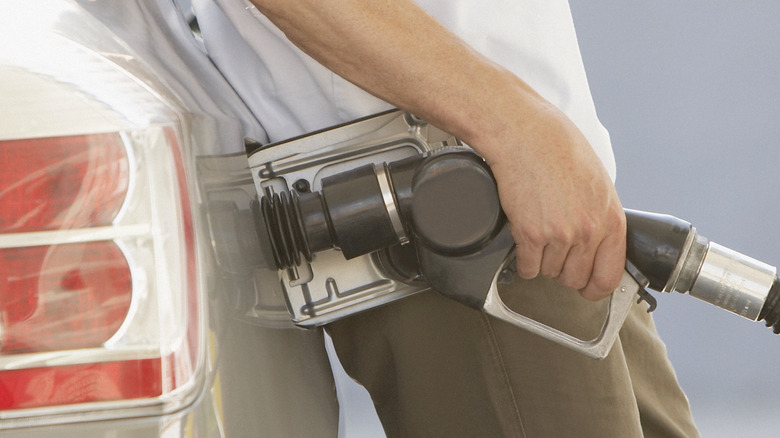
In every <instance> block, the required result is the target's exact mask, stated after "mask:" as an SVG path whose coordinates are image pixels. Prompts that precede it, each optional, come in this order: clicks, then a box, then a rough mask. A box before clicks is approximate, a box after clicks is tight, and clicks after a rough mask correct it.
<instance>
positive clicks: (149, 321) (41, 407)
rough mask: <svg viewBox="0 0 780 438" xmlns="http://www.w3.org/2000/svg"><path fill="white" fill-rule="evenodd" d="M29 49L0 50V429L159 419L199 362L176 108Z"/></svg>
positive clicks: (80, 54)
mask: <svg viewBox="0 0 780 438" xmlns="http://www.w3.org/2000/svg"><path fill="white" fill-rule="evenodd" d="M82 18H83V19H86V18H85V17H84V16H82ZM79 23H81V22H79ZM0 24H2V19H0ZM6 24H8V23H6ZM79 26H81V24H79ZM14 32H16V33H23V32H27V31H26V30H25V29H24V28H22V27H19V28H17V29H15V30H14ZM38 34H39V33H38V32H33V31H30V32H27V35H26V37H27V38H35V37H36V36H37V35H38ZM45 41H46V44H41V45H39V46H36V49H35V50H34V51H33V53H32V56H31V54H30V53H26V52H24V53H23V51H21V50H19V49H18V45H15V44H3V45H0V96H3V101H4V102H14V108H13V111H10V110H9V108H8V107H7V106H6V107H3V105H0V429H4V428H9V427H16V426H19V425H26V424H44V423H56V422H62V421H82V420H87V419H109V418H120V417H130V416H143V415H149V414H159V413H164V412H172V411H175V410H177V409H180V408H182V407H183V406H186V405H187V404H188V403H190V402H192V401H193V400H194V399H195V398H196V397H197V396H198V389H199V388H201V386H202V383H203V378H204V373H203V372H202V371H203V368H204V357H205V351H204V350H205V348H204V341H203V331H204V328H203V316H202V315H203V309H202V306H201V299H200V295H199V294H200V292H199V289H198V284H197V278H196V274H197V262H198V261H197V258H196V253H195V246H194V243H195V240H194V227H193V224H192V221H193V217H192V212H191V206H190V193H189V190H188V183H187V178H186V175H187V172H188V164H187V162H186V161H185V158H186V156H185V155H184V150H185V148H186V146H187V143H186V138H187V137H186V136H185V135H183V133H184V132H185V131H184V129H185V128H184V126H185V125H184V124H183V123H182V120H183V116H182V115H181V114H183V113H182V112H180V110H179V109H177V108H180V107H177V106H176V105H178V104H172V103H171V102H170V101H167V100H164V98H162V97H161V96H163V95H170V94H166V93H165V92H157V91H151V90H152V88H153V87H150V84H149V83H143V82H141V81H140V80H138V79H137V77H136V76H135V75H134V74H133V72H132V71H128V70H126V69H121V68H118V67H117V65H116V64H114V63H112V62H108V61H107V60H106V59H105V58H104V57H103V56H101V55H98V54H96V53H94V52H92V51H90V50H88V49H86V48H85V47H84V46H83V45H81V44H74V43H72V42H70V41H67V40H64V39H62V38H59V37H57V36H56V35H55V36H54V37H52V36H51V35H48V36H47V38H46V39H45ZM54 58H58V59H59V61H57V60H55V59H54ZM63 59H67V61H66V62H63ZM131 65H137V64H132V63H131ZM144 74H145V75H146V76H145V77H146V78H147V79H148V78H149V76H148V72H145V73H144ZM154 85H155V86H160V87H162V85H161V84H159V83H155V84H154ZM74 414H77V415H74Z"/></svg>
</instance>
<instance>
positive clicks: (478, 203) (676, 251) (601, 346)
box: [260, 147, 780, 358]
mask: <svg viewBox="0 0 780 438" xmlns="http://www.w3.org/2000/svg"><path fill="white" fill-rule="evenodd" d="M260 210H261V211H262V216H263V219H264V220H263V222H264V223H265V226H266V227H267V231H268V234H269V237H270V241H271V246H272V249H273V253H274V257H275V261H276V264H277V266H278V267H279V269H283V268H285V267H290V266H292V265H293V264H300V263H301V260H302V258H301V255H303V257H305V258H306V259H308V260H309V261H311V260H312V257H313V255H314V254H315V253H316V252H318V251H322V250H325V249H331V248H339V249H340V250H341V251H342V253H343V255H344V256H345V257H346V258H347V259H350V258H353V257H357V256H360V255H363V254H367V253H370V252H373V251H377V250H380V249H383V248H387V247H392V246H395V245H399V244H400V245H413V246H414V248H415V251H414V252H413V254H415V256H416V257H415V260H413V261H412V264H416V266H417V272H418V274H419V277H422V278H423V279H424V280H425V281H426V282H427V283H428V284H429V285H430V286H431V288H432V289H434V290H436V291H438V292H440V293H442V294H444V295H446V296H448V297H450V298H453V299H455V300H457V301H460V302H461V303H463V304H466V305H468V306H469V307H472V308H476V309H480V310H483V311H485V312H487V313H489V314H491V315H493V316H495V317H497V318H499V319H502V320H504V321H507V322H510V323H512V324H514V325H517V326H520V327H522V328H525V329H527V330H530V331H531V332H534V333H536V334H538V335H540V336H543V337H545V338H548V339H550V340H553V341H555V342H558V343H560V344H562V345H565V346H567V347H569V348H573V349H575V350H577V351H579V352H581V353H583V354H586V355H588V356H592V357H596V358H603V357H605V356H606V355H607V353H608V352H609V350H610V348H611V346H612V343H613V342H614V340H615V339H616V337H617V334H618V331H619V329H620V327H621V326H622V324H623V321H624V320H625V318H626V316H627V313H628V310H629V309H630V307H631V305H632V304H633V303H634V301H635V299H636V294H637V293H640V294H641V293H644V288H645V287H650V288H651V289H655V290H659V291H672V290H676V291H678V292H690V294H691V295H692V296H694V297H697V298H700V299H703V300H705V301H708V302H711V303H713V304H715V305H718V306H720V307H723V308H725V309H727V310H730V311H732V312H735V313H738V314H740V315H742V316H745V317H747V318H750V319H753V320H757V319H766V320H767V325H776V324H777V325H780V324H778V321H780V305H778V304H777V302H778V301H780V299H779V298H778V295H780V292H778V289H780V287H778V280H777V276H776V272H775V269H774V268H773V267H771V266H768V265H766V264H763V263H761V262H758V261H755V260H753V259H750V258H748V257H745V256H743V255H741V254H739V253H736V252H734V251H731V250H728V249H726V248H724V247H721V246H719V245H716V244H713V243H711V242H709V241H707V239H705V238H703V237H701V236H698V235H697V234H696V232H695V229H694V228H693V227H692V226H691V225H690V224H689V223H687V222H685V221H682V220H680V219H677V218H674V217H672V216H667V215H658V214H653V213H645V212H640V211H635V210H626V217H627V220H628V239H627V244H628V245H627V246H628V251H627V259H628V261H629V264H630V265H631V266H630V268H631V269H628V270H627V271H626V273H624V276H623V279H622V281H621V283H620V286H619V287H618V288H617V289H616V290H615V291H614V292H613V294H612V296H611V298H610V303H609V309H610V310H609V313H608V315H607V318H606V320H605V323H604V326H603V327H602V330H601V333H600V334H599V336H597V337H596V338H595V339H592V340H581V339H577V338H575V337H572V336H570V335H568V334H566V333H563V332H560V331H558V330H557V329H554V328H552V327H549V326H547V325H544V324H541V323H539V322H537V321H534V320H532V319H530V318H527V317H525V316H523V315H519V314H517V313H515V312H514V311H512V310H511V309H509V308H508V307H507V306H506V305H505V304H504V303H503V301H502V300H501V298H500V296H499V294H498V288H497V283H498V279H499V277H500V276H501V275H502V274H506V273H507V272H508V271H511V268H512V266H513V263H514V261H513V260H514V259H513V254H514V242H513V240H512V236H511V234H510V232H509V224H508V221H507V220H506V218H505V216H504V214H503V211H502V210H501V206H500V204H499V200H498V191H497V188H496V185H495V180H494V179H493V176H492V174H491V173H490V169H489V168H488V166H487V165H486V164H485V162H484V160H482V158H481V157H479V156H478V155H477V154H476V153H474V152H473V151H472V150H470V149H468V148H465V147H447V148H442V149H437V150H436V151H435V152H431V153H428V154H424V155H417V156H413V157H409V158H406V159H402V160H399V161H394V162H390V163H382V164H373V165H371V164H369V165H365V166H361V167H357V168H354V169H351V170H348V171H345V172H341V173H339V174H336V175H333V176H330V177H327V178H324V179H323V180H322V190H321V191H319V192H305V193H301V194H297V193H296V192H291V195H287V193H281V194H272V193H267V194H266V196H264V197H263V198H262V200H261V208H260ZM404 254H407V252H404ZM406 264H407V265H408V264H409V261H408V260H407V261H406ZM775 330H776V331H778V329H777V327H776V328H775Z"/></svg>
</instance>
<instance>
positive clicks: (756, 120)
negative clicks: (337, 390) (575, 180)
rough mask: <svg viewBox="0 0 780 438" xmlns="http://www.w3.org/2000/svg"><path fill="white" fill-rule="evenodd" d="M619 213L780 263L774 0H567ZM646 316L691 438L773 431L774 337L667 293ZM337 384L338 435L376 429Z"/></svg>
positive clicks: (776, 421)
mask: <svg viewBox="0 0 780 438" xmlns="http://www.w3.org/2000/svg"><path fill="white" fill-rule="evenodd" d="M571 7H572V13H573V14H574V22H575V24H576V27H577V33H578V35H579V40H580V46H581V50H582V55H583V59H584V62H585V68H586V70H587V72H588V77H589V81H590V86H591V90H592V92H593V98H594V100H595V102H596V108H597V109H598V112H599V116H600V119H601V121H602V123H603V124H604V125H605V126H606V127H607V129H608V130H609V131H610V134H611V136H612V143H613V147H614V149H615V154H616V157H617V161H618V178H617V187H618V191H619V193H620V195H621V199H622V201H623V205H624V206H625V207H628V208H635V209H641V210H649V211H656V212H661V213H668V214H672V215H675V216H677V217H680V218H682V219H685V220H687V221H689V222H691V223H693V225H694V226H695V227H696V228H697V230H698V231H699V232H700V233H701V234H702V235H704V236H706V237H708V238H710V239H711V240H713V241H716V242H718V243H720V244H723V245H725V246H727V247H730V248H732V249H735V250H737V251H740V252H743V253H745V254H747V255H750V256H751V257H754V258H757V259H759V260H762V261H765V262H767V263H770V264H772V265H776V264H780V203H778V191H779V190H780V174H778V166H779V165H780V147H778V146H780V30H779V29H778V25H779V24H780V2H777V1H774V0H765V1H744V2H736V1H728V2H727V1H713V0H710V1H703V0H691V1H686V2H677V1H669V0H667V1H655V2H647V1H644V2H639V1H613V2H609V1H580V2H576V1H575V2H571ZM655 296H656V298H657V300H658V304H659V306H658V309H657V310H656V311H655V314H654V315H655V319H656V324H657V326H658V330H659V331H660V332H661V334H662V336H663V338H664V339H665V341H666V343H667V347H668V352H669V357H670V358H671V360H672V362H673V363H674V364H675V367H676V370H677V375H678V378H679V380H680V383H681V385H682V387H683V389H684V390H685V391H686V392H687V394H688V398H689V399H690V401H691V405H692V408H693V413H694V417H695V419H696V422H697V424H698V426H699V429H700V431H701V433H702V436H703V437H707V438H710V437H712V438H721V437H722V438H733V437H744V436H751V435H756V436H780V413H778V409H777V405H778V394H780V336H779V335H774V334H773V333H772V332H771V330H770V329H768V328H766V327H764V325H763V323H756V322H751V321H748V320H744V319H742V318H741V317H738V316H735V315H731V314H729V313H728V312H726V311H723V310H720V309H717V308H715V307H713V306H710V305H708V304H706V303H704V302H701V301H698V300H695V299H693V298H691V297H689V296H686V295H681V294H674V295H671V294H663V295H660V294H655ZM348 385H349V384H348V383H347V382H346V381H344V380H343V379H341V381H340V382H339V386H340V387H341V388H342V389H346V390H345V392H344V398H343V401H342V403H343V404H344V405H346V408H347V409H346V412H345V413H344V415H345V416H346V417H345V420H346V421H345V426H346V427H345V430H343V431H342V432H343V433H342V436H349V437H373V436H382V434H381V432H380V431H379V430H378V429H377V423H376V419H375V418H374V417H373V414H372V409H371V407H370V402H369V401H368V399H367V398H366V396H365V394H362V393H360V392H359V391H357V390H355V389H354V387H352V386H348Z"/></svg>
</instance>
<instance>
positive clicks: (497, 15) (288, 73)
mask: <svg viewBox="0 0 780 438" xmlns="http://www.w3.org/2000/svg"><path fill="white" fill-rule="evenodd" d="M215 2H216V3H215ZM417 3H418V4H419V6H420V7H421V8H423V9H424V10H425V11H426V12H428V13H429V14H430V15H431V16H433V17H434V18H435V19H437V20H438V21H439V22H440V23H442V24H443V25H444V26H445V27H447V28H448V29H450V30H451V31H452V32H454V33H455V34H456V35H458V36H459V37H460V38H462V39H463V40H464V41H465V42H467V43H468V44H469V45H471V46H472V47H473V48H474V49H476V50H477V51H479V52H480V53H482V54H483V55H485V56H487V57H488V58H490V59H491V60H493V61H494V62H496V63H498V64H500V65H502V66H504V67H505V68H507V69H509V70H510V71H512V72H513V73H515V74H516V75H517V76H518V77H520V78H521V79H523V80H524V81H525V82H526V83H528V84H529V85H530V86H531V87H533V88H534V89H535V90H536V91H537V92H538V93H539V94H540V95H541V96H543V97H544V98H545V99H547V100H548V101H550V102H551V103H553V104H554V105H556V106H557V107H558V108H560V109H561V110H562V111H563V112H564V113H565V114H566V115H567V116H568V117H569V118H570V119H571V120H572V121H573V122H574V123H575V124H576V125H577V127H578V128H579V129H580V131H582V133H583V134H584V135H585V137H586V138H587V139H588V141H589V142H590V144H591V146H592V147H593V149H594V150H595V152H596V153H597V154H598V156H599V157H600V158H601V160H602V162H603V163H604V165H605V167H606V168H607V170H608V172H609V174H610V175H611V176H612V178H613V179H614V177H615V159H614V155H613V153H612V147H611V144H610V140H609V135H608V133H607V131H606V129H604V127H603V126H602V125H601V123H600V122H599V120H598V118H597V116H596V110H595V108H594V105H593V99H592V97H591V94H590V89H589V87H588V83H587V78H586V76H585V69H584V66H583V64H582V58H581V55H580V52H579V46H578V43H577V37H576V34H575V31H574V23H573V21H572V17H571V11H570V10H569V4H568V2H567V1H566V0H490V1H488V2H486V1H484V0H417ZM193 5H194V6H195V9H196V14H197V16H198V21H199V24H200V27H201V32H202V34H203V38H204V42H205V45H206V49H207V51H208V53H209V56H210V57H211V58H212V59H213V61H214V63H215V64H216V65H217V67H218V68H219V69H220V70H221V71H222V72H223V74H224V75H225V77H226V78H227V79H228V81H229V82H230V83H231V84H232V85H233V87H234V88H235V89H236V91H237V92H238V93H239V95H240V96H241V97H242V98H243V99H244V101H245V102H246V104H247V106H248V107H249V108H250V110H251V111H252V112H253V113H254V115H255V116H256V117H257V119H258V120H259V121H260V123H261V124H262V127H263V128H264V129H265V132H266V133H267V138H265V139H256V140H258V141H261V142H263V141H271V142H275V141H280V140H284V139H287V138H291V137H295V136H298V135H301V134H305V133H307V132H312V131H315V130H318V129H322V128H325V127H328V126H332V125H336V124H340V123H344V122H347V121H350V120H354V119H357V118H360V117H364V116H367V115H371V114H375V113H378V112H381V111H384V110H386V109H389V108H391V107H390V105H389V104H387V103H386V102H383V101H381V100H379V99H377V98H376V97H374V96H371V95H370V94H368V93H366V92H365V91H363V90H361V89H360V88H358V87H356V86H355V85H352V84H351V83H349V82H348V81H346V80H344V79H343V78H341V77H339V76H338V75H335V74H334V73H332V72H330V71H329V70H328V69H326V68H325V67H323V66H322V65H320V64H319V63H318V62H317V61H315V60H313V59H312V58H311V57H309V56H308V55H306V54H305V53H303V52H302V51H301V50H300V49H298V48H297V47H295V46H294V45H293V44H292V43H291V42H290V41H289V40H288V39H287V38H286V37H285V35H284V33H282V31H280V30H279V29H278V28H277V27H276V26H274V25H273V24H272V23H271V22H270V21H269V20H268V19H267V18H266V17H265V16H263V15H262V14H261V13H260V12H259V11H258V10H257V9H256V8H255V7H254V6H252V5H251V4H250V3H249V2H248V0H194V1H193ZM488 6H489V7H488Z"/></svg>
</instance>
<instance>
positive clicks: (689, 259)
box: [626, 209, 780, 333]
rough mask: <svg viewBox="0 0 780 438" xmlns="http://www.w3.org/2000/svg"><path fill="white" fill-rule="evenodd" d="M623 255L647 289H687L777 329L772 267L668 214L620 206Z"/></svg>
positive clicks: (779, 315) (778, 283)
mask: <svg viewBox="0 0 780 438" xmlns="http://www.w3.org/2000/svg"><path fill="white" fill-rule="evenodd" d="M626 218H627V221H628V242H627V253H626V256H627V258H628V259H629V260H630V261H631V262H632V263H633V264H634V266H636V268H637V269H638V270H639V271H640V272H642V273H643V274H644V275H645V276H646V277H647V279H648V281H649V285H648V287H650V288H651V289H654V290H657V291H661V292H672V291H676V292H680V293H688V294H689V295H690V296H692V297H694V298H698V299H700V300H703V301H706V302H708V303H711V304H713V305H715V306H718V307H720V308H722V309H725V310H728V311H730V312H733V313H736V314H738V315H740V316H742V317H745V318H748V319H750V320H753V321H761V320H764V321H765V322H766V325H767V326H768V327H772V328H773V330H774V332H775V333H780V280H778V277H777V269H776V268H775V267H773V266H770V265H768V264H766V263H763V262H760V261H758V260H756V259H753V258H751V257H748V256H746V255H744V254H741V253H739V252H737V251H734V250H731V249H729V248H726V247H724V246H722V245H719V244H717V243H715V242H712V241H710V240H709V239H707V238H706V237H704V236H702V235H700V234H698V233H697V232H696V228H695V227H693V226H692V225H691V224H690V223H688V222H686V221H683V220H681V219H678V218H676V217H673V216H669V215H662V214H656V213H648V212H642V211H636V210H628V209H627V210H626Z"/></svg>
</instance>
